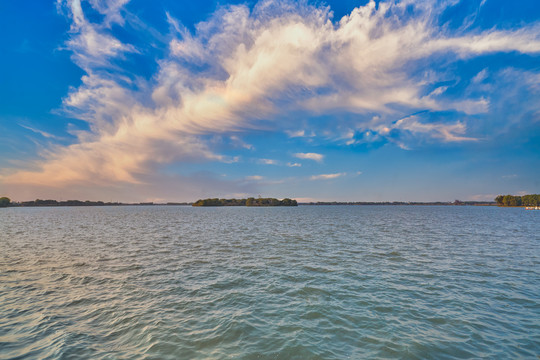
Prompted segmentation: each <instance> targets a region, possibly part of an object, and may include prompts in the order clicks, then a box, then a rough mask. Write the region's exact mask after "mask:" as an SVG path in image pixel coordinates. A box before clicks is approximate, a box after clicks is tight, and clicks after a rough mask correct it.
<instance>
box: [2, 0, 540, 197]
mask: <svg viewBox="0 0 540 360" xmlns="http://www.w3.org/2000/svg"><path fill="white" fill-rule="evenodd" d="M539 19H540V5H539V4H538V2H537V1H536V0H523V1H518V2H508V1H498V0H479V1H456V0H448V1H423V2H415V1H395V2H384V1H381V2H373V1H371V2H368V1H328V2H323V1H305V2H293V1H272V0H270V1H264V0H263V1H258V2H257V1H249V2H242V1H233V2H225V1H219V2H218V1H197V2H187V1H185V2H184V1H181V2H180V1H173V0H160V1H152V2H149V1H142V0H132V1H129V0H87V1H84V0H58V1H57V2H54V1H49V2H46V1H42V2H37V3H32V5H31V6H30V5H28V4H26V3H25V2H8V1H4V2H1V3H0V31H1V33H2V34H3V35H2V37H0V49H1V51H2V54H3V56H1V57H0V195H2V196H9V197H10V198H12V199H14V200H20V201H22V200H31V199H35V198H54V199H59V200H62V199H63V200H67V199H81V200H86V199H89V200H105V201H111V200H112V201H128V202H129V201H193V200H196V199H198V198H201V197H247V196H258V195H261V196H271V197H279V198H282V197H292V198H296V199H299V200H303V201H309V200H323V201H330V200H338V201H394V200H396V201H397V200H400V201H437V200H442V201H452V200H454V199H461V200H492V199H493V198H494V197H495V196H496V195H497V194H506V193H512V194H525V193H539V192H540V20H539Z"/></svg>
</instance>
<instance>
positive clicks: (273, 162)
mask: <svg viewBox="0 0 540 360" xmlns="http://www.w3.org/2000/svg"><path fill="white" fill-rule="evenodd" d="M257 162H258V163H259V164H264V165H278V164H279V161H277V160H273V159H259V160H258V161H257Z"/></svg>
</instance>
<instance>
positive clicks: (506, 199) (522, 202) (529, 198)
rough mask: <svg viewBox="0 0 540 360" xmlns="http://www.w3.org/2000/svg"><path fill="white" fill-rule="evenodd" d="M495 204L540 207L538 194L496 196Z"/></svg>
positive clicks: (539, 195)
mask: <svg viewBox="0 0 540 360" xmlns="http://www.w3.org/2000/svg"><path fill="white" fill-rule="evenodd" d="M495 202H496V203H497V205H499V206H540V194H531V195H523V196H515V195H498V196H497V197H496V198H495Z"/></svg>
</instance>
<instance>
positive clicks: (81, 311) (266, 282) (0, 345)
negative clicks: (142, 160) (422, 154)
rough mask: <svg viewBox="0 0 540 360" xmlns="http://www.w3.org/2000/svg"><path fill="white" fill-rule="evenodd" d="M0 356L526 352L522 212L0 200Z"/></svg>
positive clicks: (536, 348)
mask: <svg viewBox="0 0 540 360" xmlns="http://www.w3.org/2000/svg"><path fill="white" fill-rule="evenodd" d="M0 239H1V240H0V358H1V359H70V358H76V359H79V358H86V359H135V358H136V359H364V358H367V359H371V358H396V359H423V358H432V359H463V358H512V359H515V358H537V356H538V355H539V354H540V211H526V210H524V209H522V208H498V207H473V206H299V207H271V208H252V207H251V208H246V207H226V208H223V207H221V208H192V207H187V206H125V207H62V208H6V209H0Z"/></svg>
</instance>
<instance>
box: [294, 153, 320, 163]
mask: <svg viewBox="0 0 540 360" xmlns="http://www.w3.org/2000/svg"><path fill="white" fill-rule="evenodd" d="M294 156H295V157H297V158H299V159H306V160H314V161H317V162H321V161H323V159H324V155H322V154H317V153H296V154H294Z"/></svg>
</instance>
